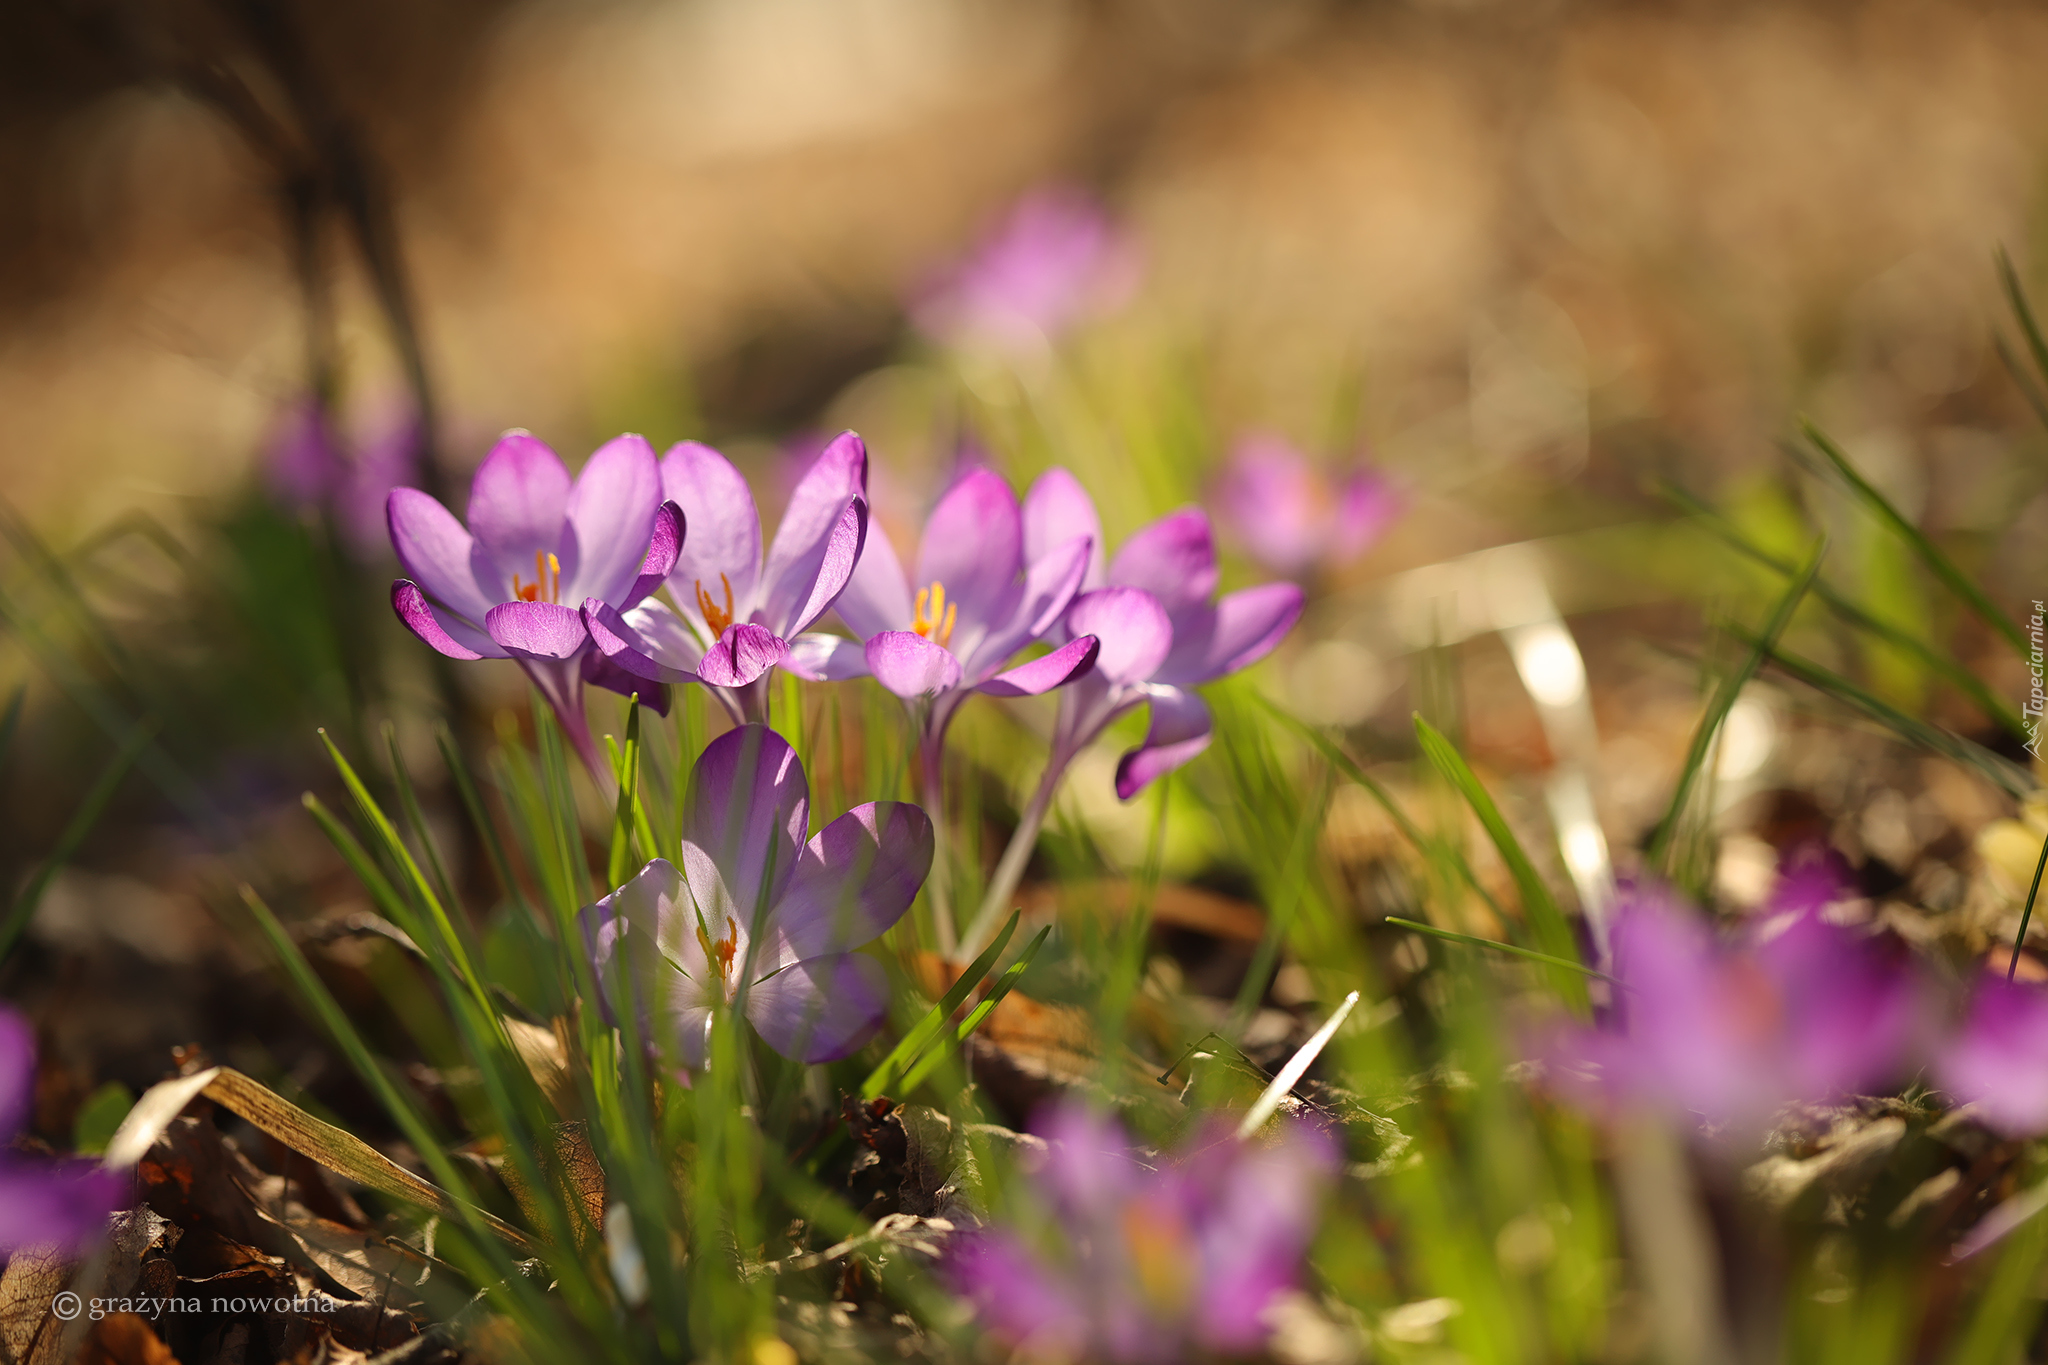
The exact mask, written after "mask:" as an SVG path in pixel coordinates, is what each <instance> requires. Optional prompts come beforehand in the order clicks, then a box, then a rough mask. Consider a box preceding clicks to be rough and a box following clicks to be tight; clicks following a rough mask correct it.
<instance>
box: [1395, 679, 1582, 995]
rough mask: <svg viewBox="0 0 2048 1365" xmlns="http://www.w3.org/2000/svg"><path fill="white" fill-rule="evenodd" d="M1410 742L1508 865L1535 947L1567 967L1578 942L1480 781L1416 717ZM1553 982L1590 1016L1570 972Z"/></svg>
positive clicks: (1446, 742) (1448, 745)
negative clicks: (1413, 739) (1459, 797)
mask: <svg viewBox="0 0 2048 1365" xmlns="http://www.w3.org/2000/svg"><path fill="white" fill-rule="evenodd" d="M1415 737H1416V739H1417V740H1418V741H1419V742H1420V743H1421V745H1422V752H1423V754H1424V755H1425V756H1427V757H1428V759H1429V761H1430V762H1431V764H1433V765H1434V766H1435V767H1436V769H1437V771H1438V772H1440V773H1442V774H1443V775H1444V777H1445V779H1446V780H1448V781H1449V782H1450V784H1451V786H1452V787H1454V788H1456V789H1457V791H1458V792H1459V794H1460V795H1462V796H1463V797H1464V798H1465V803H1466V804H1467V805H1469V806H1471V807H1472V813H1473V814H1474V815H1477V816H1478V817H1479V823H1480V824H1481V825H1482V826H1484V827H1485V830H1486V834H1487V837H1488V838H1489V839H1491V840H1492V841H1493V846H1494V848H1495V849H1497V850H1498V851H1499V852H1500V856H1501V861H1502V862H1504V863H1506V864H1507V868H1508V872H1509V874H1510V875H1511V876H1513V878H1514V880H1515V889H1516V890H1517V891H1518V892H1519V893H1520V894H1521V898H1522V910H1523V912H1524V913H1525V914H1527V915H1528V917H1529V929H1530V932H1532V933H1533V934H1534V935H1535V936H1536V942H1537V943H1539V944H1541V945H1542V948H1543V951H1545V952H1546V953H1548V954H1550V955H1551V956H1553V957H1561V958H1563V959H1565V960H1566V961H1567V962H1576V961H1577V960H1578V957H1579V945H1578V940H1577V939H1576V938H1575V937H1574V936H1573V934H1572V928H1571V925H1570V924H1568V923H1566V921H1565V917H1564V912H1563V911H1562V910H1560V909H1559V908H1558V905H1557V900H1556V898H1555V897H1553V896H1552V895H1551V894H1550V888H1549V887H1547V886H1545V885H1544V884H1543V878H1542V877H1541V876H1540V875H1538V874H1537V871H1536V865H1535V864H1534V863H1532V862H1530V861H1529V855H1528V853H1526V852H1525V851H1524V850H1523V848H1522V844H1521V841H1520V840H1519V839H1517V838H1515V832H1514V831H1513V830H1512V829H1510V828H1509V827H1508V822H1507V820H1506V818H1505V817H1503V816H1502V815H1501V813H1500V807H1499V806H1497V805H1495V804H1494V800H1493V796H1492V794H1491V793H1489V792H1488V791H1487V790H1486V786H1485V784H1484V783H1482V782H1480V780H1479V777H1478V774H1476V773H1474V772H1473V771H1472V769H1471V767H1470V766H1469V765H1468V764H1467V763H1466V762H1465V759H1464V756H1463V755H1462V754H1460V753H1459V752H1458V751H1457V749H1456V748H1455V747H1453V745H1452V744H1451V742H1450V741H1449V740H1447V739H1445V738H1444V737H1443V735H1442V734H1441V733H1439V732H1438V731H1437V729H1436V727H1435V726H1433V725H1431V724H1430V723H1429V722H1428V721H1426V720H1424V719H1423V718H1422V717H1421V716H1420V715H1417V716H1416V717H1415ZM1551 979H1552V982H1553V983H1554V984H1555V986H1556V987H1557V991H1558V994H1559V995H1561V996H1562V997H1563V998H1564V1000H1565V1003H1566V1004H1568V1005H1570V1006H1571V1007H1572V1009H1574V1010H1575V1011H1577V1012H1578V1013H1580V1014H1585V1013H1587V1012H1589V1011H1590V1009H1591V1008H1592V1007H1591V1004H1590V1002H1589V1001H1588V999H1587V997H1586V983H1585V982H1584V980H1582V979H1581V978H1580V977H1579V976H1577V975H1575V974H1573V973H1571V972H1562V973H1559V972H1553V973H1552V974H1551Z"/></svg>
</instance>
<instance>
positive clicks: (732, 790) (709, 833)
mask: <svg viewBox="0 0 2048 1365" xmlns="http://www.w3.org/2000/svg"><path fill="white" fill-rule="evenodd" d="M810 807H811V797H810V787H809V785H808V784H807V783H806V782H805V780H804V768H803V764H801V763H799V762H798V761H797V757H796V750H794V749H792V748H790V747H789V743H788V741H786V740H785V739H783V738H782V736H780V735H778V734H776V733H775V732H774V731H773V730H770V729H769V728H768V727H767V726H765V725H741V726H738V727H736V728H734V729H731V730H728V731H726V732H725V733H724V734H722V735H720V736H719V737H718V738H717V739H714V740H712V741H711V743H710V744H708V745H706V746H705V748H704V752H703V754H702V755H700V756H699V757H698V759H697V767H696V770H695V771H694V772H693V773H692V774H691V776H690V794H689V797H688V798H687V800H686V801H685V802H684V806H683V838H684V839H685V840H687V841H688V842H690V843H692V844H695V845H696V846H697V847H698V848H701V849H703V850H704V851H705V852H706V853H708V854H709V855H710V856H711V858H712V860H713V861H714V862H715V863H716V864H717V866H718V871H719V873H720V875H721V876H722V877H723V878H724V880H725V884H726V886H727V887H729V888H730V889H731V892H732V895H733V898H734V899H735V900H736V901H737V902H738V904H739V906H740V908H741V909H742V910H743V911H745V912H746V919H745V922H746V923H752V917H753V916H754V915H755V914H756V913H757V912H758V911H759V910H761V909H762V908H763V907H764V906H772V905H773V904H774V903H775V901H776V900H778V899H780V897H781V893H782V888H783V887H784V886H785V885H787V884H788V882H789V879H790V877H791V876H792V875H794V873H795V872H796V864H797V859H798V857H799V855H800V854H801V853H802V852H803V842H804V832H805V829H806V827H807V824H808V822H809V819H810ZM764 895H765V896H766V900H765V901H764V900H763V899H762V897H763V896H764Z"/></svg>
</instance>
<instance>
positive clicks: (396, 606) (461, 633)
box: [391, 578, 505, 659]
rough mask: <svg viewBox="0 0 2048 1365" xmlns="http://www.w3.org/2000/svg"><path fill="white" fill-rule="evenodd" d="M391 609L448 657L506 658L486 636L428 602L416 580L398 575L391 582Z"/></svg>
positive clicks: (410, 628)
mask: <svg viewBox="0 0 2048 1365" xmlns="http://www.w3.org/2000/svg"><path fill="white" fill-rule="evenodd" d="M391 609H392V610H393V611H395V612H397V613H398V619H399V620H401V621H403V622H405V624H406V627H407V629H409V630H411V631H412V633H413V634H415V635H417V636H419V637H420V638H421V639H422V640H425V641H426V642H427V643H428V644H430V645H432V646H433V647H434V648H435V649H438V650H440V651H441V652H442V653H443V654H446V655H447V656H448V657H449V658H451V659H502V658H504V657H505V651H504V650H503V649H501V648H500V647H499V646H498V645H497V644H496V643H495V642H493V641H492V640H491V638H490V637H489V636H487V635H485V634H484V633H483V632H482V631H479V630H478V629H476V627H474V626H471V625H469V624H468V623H466V622H463V621H459V620H457V619H456V618H455V617H453V616H452V615H449V614H447V613H445V612H443V611H441V610H440V609H438V608H437V607H435V606H434V605H433V604H432V603H431V602H429V601H427V595H426V594H425V593H423V592H421V591H420V589H419V585H418V584H416V583H412V582H409V581H407V580H406V579H403V578H401V579H399V580H398V581H397V582H396V583H393V584H392V585H391ZM486 614H488V613H486Z"/></svg>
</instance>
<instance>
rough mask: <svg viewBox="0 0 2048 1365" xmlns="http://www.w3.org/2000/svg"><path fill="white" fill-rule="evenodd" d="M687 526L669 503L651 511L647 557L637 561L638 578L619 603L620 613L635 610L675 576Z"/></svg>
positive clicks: (677, 508)
mask: <svg viewBox="0 0 2048 1365" xmlns="http://www.w3.org/2000/svg"><path fill="white" fill-rule="evenodd" d="M688 530H689V524H688V522H687V521H685V519H684V517H683V509H682V508H680V507H678V506H676V505H675V504H674V503H673V502H665V503H663V504H662V505H661V506H659V507H657V508H655V509H654V533H653V534H652V535H651V536H649V537H648V539H647V553H646V555H645V556H643V557H642V558H641V560H640V574H639V576H638V577H637V578H635V579H634V580H633V584H632V586H631V587H629V588H627V589H626V594H625V596H624V597H621V598H620V599H619V602H618V605H619V607H620V609H621V610H624V609H626V608H629V607H636V606H638V605H640V603H641V602H643V601H645V600H646V598H647V595H648V594H649V593H651V592H653V591H654V590H655V589H656V588H658V587H660V586H661V583H662V580H663V579H665V578H667V577H668V576H669V575H670V574H672V573H674V572H675V568H676V560H678V559H679V558H681V557H682V553H683V538H684V535H685V533H686V532H687V531H688Z"/></svg>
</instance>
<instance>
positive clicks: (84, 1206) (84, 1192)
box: [0, 1153, 130, 1256]
mask: <svg viewBox="0 0 2048 1365" xmlns="http://www.w3.org/2000/svg"><path fill="white" fill-rule="evenodd" d="M129 1183H130V1180H129V1176H128V1174H127V1173H126V1172H124V1171H110V1170H107V1169H106V1168H105V1167H103V1166H101V1165H99V1163H97V1162H93V1161H77V1160H71V1161H62V1160H57V1161H37V1160H32V1159H25V1158H22V1157H17V1156H13V1155H11V1154H5V1153H0V1256H4V1255H7V1254H9V1253H11V1252H15V1251H19V1250H21V1249H22V1248H23V1247H32V1246H41V1245H47V1244H52V1243H54V1244H55V1245H57V1246H58V1247H61V1248H62V1249H64V1250H65V1251H76V1250H78V1249H79V1248H81V1247H83V1246H84V1245H85V1244H86V1243H88V1242H91V1241H93V1240H94V1239H96V1238H98V1237H100V1236H101V1235H103V1234H104V1233H105V1232H106V1229H107V1215H108V1214H110V1213H113V1212H114V1211H115V1210H116V1209H120V1208H125V1207H126V1206H127V1203H128V1187H129Z"/></svg>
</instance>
